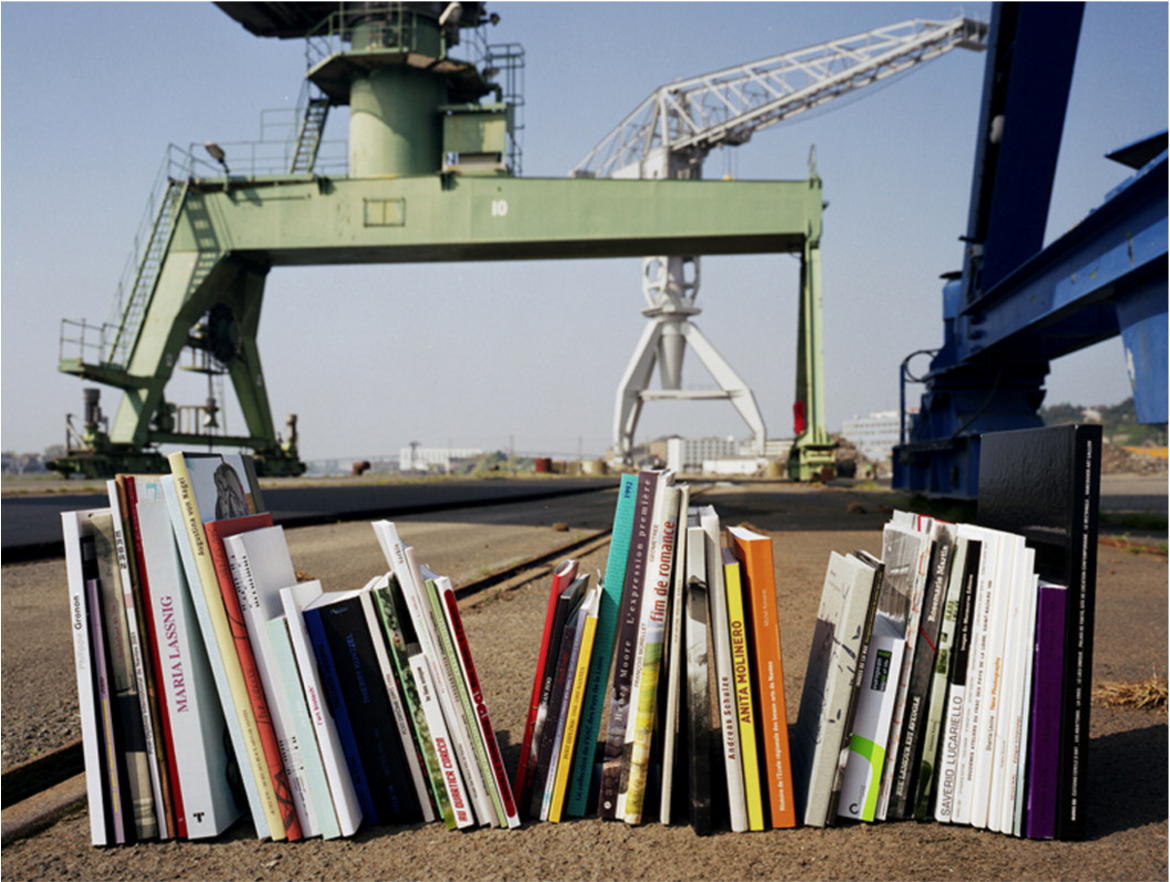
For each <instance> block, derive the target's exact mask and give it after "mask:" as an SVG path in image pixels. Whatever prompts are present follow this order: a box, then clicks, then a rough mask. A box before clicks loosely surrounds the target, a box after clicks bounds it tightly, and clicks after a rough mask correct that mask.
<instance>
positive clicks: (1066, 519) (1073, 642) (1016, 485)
mask: <svg viewBox="0 0 1170 882" xmlns="http://www.w3.org/2000/svg"><path fill="white" fill-rule="evenodd" d="M1100 483H1101V427H1100V426H1099V425H1072V426H1052V427H1047V428H1043V429H1029V430H1020V431H1015V432H991V433H987V434H986V435H984V436H983V437H982V439H981V441H980V454H979V523H980V524H982V525H984V526H988V527H993V528H996V529H1001V530H1009V531H1013V532H1017V533H1020V534H1022V535H1023V536H1024V539H1025V541H1026V542H1027V543H1028V545H1029V546H1030V547H1031V548H1033V549H1035V551H1036V571H1037V573H1038V574H1039V575H1040V577H1041V578H1042V579H1045V580H1046V581H1050V582H1054V583H1056V584H1061V585H1066V586H1067V587H1068V591H1069V598H1068V610H1069V618H1068V622H1067V634H1066V646H1065V653H1064V663H1065V678H1064V682H1065V700H1064V702H1063V703H1062V706H1061V713H1062V724H1061V760H1060V768H1061V773H1060V786H1061V795H1060V798H1059V804H1060V815H1059V818H1058V823H1057V838H1060V839H1080V838H1083V836H1084V832H1085V817H1084V808H1085V797H1084V788H1085V782H1086V781H1087V761H1088V750H1089V709H1090V706H1091V693H1092V671H1093V622H1094V618H1095V604H1096V577H1097V525H1098V516H1099V515H1098V512H1099V506H1100Z"/></svg>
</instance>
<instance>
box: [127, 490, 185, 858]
mask: <svg viewBox="0 0 1170 882" xmlns="http://www.w3.org/2000/svg"><path fill="white" fill-rule="evenodd" d="M115 483H117V484H118V486H120V488H121V494H124V497H125V498H124V500H122V499H121V497H120V500H119V501H120V504H122V510H123V512H124V514H125V517H126V522H127V524H128V525H129V528H130V530H129V550H130V552H131V553H132V555H133V560H134V569H133V571H132V574H131V578H132V579H133V581H134V590H135V591H136V592H137V594H138V601H137V609H139V610H140V611H141V614H142V619H141V634H142V637H143V639H144V641H145V642H144V644H143V650H144V652H145V655H146V658H147V702H148V703H149V706H150V713H151V716H152V717H153V718H154V721H155V726H154V736H155V759H156V762H157V763H158V770H159V781H160V784H161V789H162V800H163V805H164V811H165V813H166V827H167V831H168V832H169V833H170V835H171V836H174V837H178V838H180V839H184V838H186V836H187V829H186V820H185V817H186V816H185V815H184V814H183V793H182V790H181V788H180V785H179V775H178V770H177V769H176V768H175V748H174V738H173V735H172V733H171V723H170V715H169V713H168V711H167V704H166V701H165V700H164V699H163V692H162V683H161V677H162V676H163V675H162V671H161V668H162V660H161V657H160V651H159V647H158V629H157V623H156V622H155V621H154V605H153V603H152V602H151V593H150V579H149V577H148V576H147V573H146V565H145V563H144V561H143V558H142V535H141V531H140V529H139V524H138V500H139V498H140V496H150V495H152V494H154V493H155V492H156V489H157V487H158V484H157V476H155V475H119V476H117V477H116V478H115Z"/></svg>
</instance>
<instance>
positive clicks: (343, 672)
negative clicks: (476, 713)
mask: <svg viewBox="0 0 1170 882" xmlns="http://www.w3.org/2000/svg"><path fill="white" fill-rule="evenodd" d="M317 610H318V611H319V613H320V622H321V627H322V629H323V631H324V634H325V639H326V640H327V641H328V643H329V649H330V652H331V653H332V656H333V664H334V668H335V671H336V674H337V686H338V690H339V692H340V700H341V701H343V702H344V703H345V706H346V710H347V711H348V714H349V718H350V720H351V721H352V723H353V737H354V742H355V744H356V747H357V751H358V753H359V755H360V756H361V761H362V768H363V769H364V771H365V776H366V783H367V785H368V787H369V792H370V798H371V800H372V802H373V805H374V811H375V812H376V814H377V821H375V823H381V824H392V823H399V824H408V823H413V822H415V821H418V820H421V819H422V811H421V809H420V808H419V805H418V798H417V796H416V795H415V792H414V786H413V784H412V783H411V780H410V772H409V769H408V767H407V765H406V759H405V755H404V754H403V752H402V751H403V745H402V740H401V739H400V738H399V736H398V724H397V722H396V721H395V717H394V710H393V708H392V707H391V706H390V697H389V695H388V694H387V692H386V681H385V680H384V679H383V678H382V672H381V668H380V667H379V666H378V658H377V655H376V654H375V651H374V644H373V640H372V638H371V636H370V631H369V627H368V625H367V623H366V616H365V612H364V610H363V609H362V604H361V600H360V598H356V597H355V598H351V599H348V600H343V601H338V602H336V603H332V604H329V605H326V606H321V607H318V608H317ZM412 749H413V748H412Z"/></svg>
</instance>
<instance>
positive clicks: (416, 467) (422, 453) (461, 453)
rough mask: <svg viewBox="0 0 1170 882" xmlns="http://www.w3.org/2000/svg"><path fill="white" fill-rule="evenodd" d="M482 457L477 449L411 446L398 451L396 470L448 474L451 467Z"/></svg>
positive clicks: (481, 453) (481, 452) (480, 451)
mask: <svg viewBox="0 0 1170 882" xmlns="http://www.w3.org/2000/svg"><path fill="white" fill-rule="evenodd" d="M477 456H483V451H482V450H480V449H479V448H478V447H474V448H473V447H419V446H417V445H415V444H412V445H411V446H410V447H403V448H402V449H401V450H399V451H398V468H399V470H400V471H403V472H429V471H432V470H434V471H442V472H449V471H450V470H451V468H452V466H455V465H458V464H460V463H462V462H463V461H465V460H468V459H474V458H475V457H477Z"/></svg>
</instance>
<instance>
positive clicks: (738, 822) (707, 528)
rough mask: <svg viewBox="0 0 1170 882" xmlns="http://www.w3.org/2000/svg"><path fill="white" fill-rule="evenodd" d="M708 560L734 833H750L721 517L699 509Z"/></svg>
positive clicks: (707, 508)
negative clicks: (721, 541) (721, 540)
mask: <svg viewBox="0 0 1170 882" xmlns="http://www.w3.org/2000/svg"><path fill="white" fill-rule="evenodd" d="M699 522H700V526H701V529H702V530H703V545H704V554H705V556H706V559H707V591H708V599H709V602H710V608H711V644H712V650H713V654H714V657H715V684H716V689H717V690H718V694H717V696H716V698H717V701H718V705H719V725H720V743H721V745H722V756H723V766H724V772H725V776H724V777H725V780H726V782H727V801H728V806H729V812H730V816H731V829H732V830H733V831H734V832H736V833H742V832H743V831H745V830H747V829H748V814H747V797H746V793H745V790H744V768H743V756H742V754H741V751H740V737H739V717H738V713H737V704H736V683H735V679H736V671H735V668H734V666H733V664H732V648H731V647H732V642H731V625H730V621H729V618H728V608H727V591H726V587H725V585H724V581H723V552H722V551H721V549H720V545H719V536H720V532H721V531H720V528H719V515H718V513H717V512H716V511H715V508H714V506H710V505H705V506H703V507H702V508H700V509H699Z"/></svg>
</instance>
